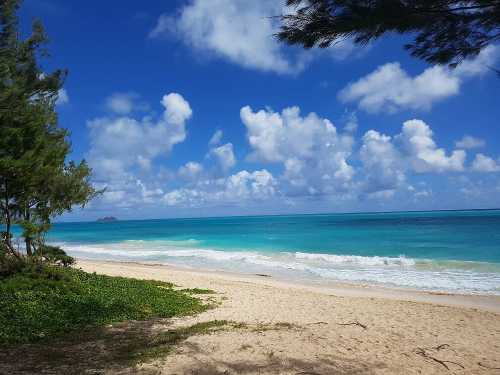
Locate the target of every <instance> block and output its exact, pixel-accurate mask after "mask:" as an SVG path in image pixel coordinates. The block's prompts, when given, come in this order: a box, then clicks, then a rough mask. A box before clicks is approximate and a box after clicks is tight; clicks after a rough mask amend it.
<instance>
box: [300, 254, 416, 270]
mask: <svg viewBox="0 0 500 375" xmlns="http://www.w3.org/2000/svg"><path fill="white" fill-rule="evenodd" d="M295 257H296V258H297V259H306V260H313V261H323V262H327V263H332V264H349V265H361V266H399V267H401V266H403V267H410V266H414V265H415V260H413V259H410V258H405V257H404V256H402V255H401V256H399V257H398V258H390V257H380V256H372V257H365V256H359V255H332V254H314V253H312V254H311V253H295Z"/></svg>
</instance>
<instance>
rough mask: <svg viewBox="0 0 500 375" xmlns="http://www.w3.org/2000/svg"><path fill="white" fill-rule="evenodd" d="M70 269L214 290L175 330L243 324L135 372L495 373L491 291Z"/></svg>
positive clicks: (499, 346) (498, 369) (498, 309)
mask: <svg viewBox="0 0 500 375" xmlns="http://www.w3.org/2000/svg"><path fill="white" fill-rule="evenodd" d="M78 266H79V267H81V268H82V269H84V270H85V271H89V272H94V271H95V272H97V273H103V274H108V275H114V276H126V277H135V278H141V279H156V280H164V281H171V282H173V283H175V284H177V285H179V286H182V287H184V288H194V287H198V288H210V289H213V290H214V291H216V292H217V297H216V298H217V299H218V300H219V302H220V306H219V307H217V308H215V309H212V310H209V311H207V312H205V313H203V314H201V315H198V316H196V317H191V318H184V319H178V320H175V321H174V322H173V325H174V326H188V325H191V324H194V323H197V322H204V321H211V320H214V319H217V320H231V321H235V322H240V323H246V324H247V327H246V328H242V329H230V330H225V331H221V332H217V333H214V334H211V335H203V336H193V337H191V338H189V339H188V340H187V341H185V342H184V343H183V344H181V345H180V346H179V347H178V348H177V349H176V351H175V352H174V353H173V354H171V355H169V356H168V357H166V359H165V360H162V361H157V362H155V363H153V364H149V365H143V366H142V367H141V368H140V369H139V370H138V371H139V373H141V372H142V371H144V373H146V372H148V371H153V372H155V373H161V374H203V375H207V374H294V375H295V374H297V375H298V374H302V375H314V374H500V298H499V297H480V296H458V295H457V296H455V295H440V294H430V293H422V292H409V291H396V290H385V289H382V288H378V289H377V288H362V287H352V286H351V287H349V286H345V285H341V286H321V287H319V286H312V285H307V286H306V285H295V284H291V283H286V282H283V281H277V280H274V279H272V278H268V277H259V276H247V275H236V274H230V273H222V272H208V271H207V272H202V271H194V270H187V269H181V268H176V267H170V266H160V265H141V264H134V263H115V262H95V261H79V262H78ZM358 323H359V324H358Z"/></svg>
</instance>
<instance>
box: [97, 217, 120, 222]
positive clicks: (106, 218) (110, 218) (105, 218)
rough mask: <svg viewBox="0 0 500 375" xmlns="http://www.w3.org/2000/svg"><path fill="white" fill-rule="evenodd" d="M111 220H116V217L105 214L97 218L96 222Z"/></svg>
mask: <svg viewBox="0 0 500 375" xmlns="http://www.w3.org/2000/svg"><path fill="white" fill-rule="evenodd" d="M111 221H118V219H117V218H116V217H114V216H105V217H101V218H99V219H97V222H98V223H109V222H111Z"/></svg>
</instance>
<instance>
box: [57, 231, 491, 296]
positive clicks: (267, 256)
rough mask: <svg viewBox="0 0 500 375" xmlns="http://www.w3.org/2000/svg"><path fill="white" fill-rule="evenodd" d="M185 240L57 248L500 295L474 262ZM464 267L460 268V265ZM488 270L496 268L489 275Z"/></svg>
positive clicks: (82, 254)
mask: <svg viewBox="0 0 500 375" xmlns="http://www.w3.org/2000/svg"><path fill="white" fill-rule="evenodd" d="M199 244H200V243H199V242H198V241H196V240H188V241H124V242H120V243H110V244H69V243H66V244H59V245H61V246H63V247H64V248H65V249H66V250H67V251H68V253H69V254H72V255H75V256H77V257H81V258H97V259H108V260H113V259H117V260H134V261H141V260H142V261H155V262H160V263H161V262H164V263H172V264H181V265H189V266H194V267H200V268H212V269H222V270H229V271H237V272H249V273H268V274H273V275H277V276H283V277H286V278H291V279H305V278H307V279H314V280H337V281H344V282H354V283H367V284H380V285H388V286H396V287H409V288H416V289H423V290H441V291H453V292H461V293H484V294H498V295H500V267H497V266H495V265H492V266H487V265H488V264H484V263H483V264H481V263H477V265H476V263H475V262H458V261H441V262H434V261H432V260H416V259H412V258H406V257H404V256H400V257H380V256H373V257H369V256H357V255H333V254H320V253H304V252H257V251H223V250H215V249H206V248H199V247H196V246H197V245H199ZM464 264H465V265H464ZM491 269H495V270H496V269H498V272H492V271H491Z"/></svg>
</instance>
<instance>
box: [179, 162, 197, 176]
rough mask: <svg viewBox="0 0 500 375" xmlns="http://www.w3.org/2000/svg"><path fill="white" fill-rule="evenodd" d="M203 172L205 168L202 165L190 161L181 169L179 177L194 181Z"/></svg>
mask: <svg viewBox="0 0 500 375" xmlns="http://www.w3.org/2000/svg"><path fill="white" fill-rule="evenodd" d="M202 172H203V166H202V165H201V164H200V163H197V162H194V161H190V162H188V163H186V164H185V165H183V166H182V167H180V168H179V176H180V177H181V178H184V179H186V180H194V179H196V178H197V177H199V176H200V174H201V173H202Z"/></svg>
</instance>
